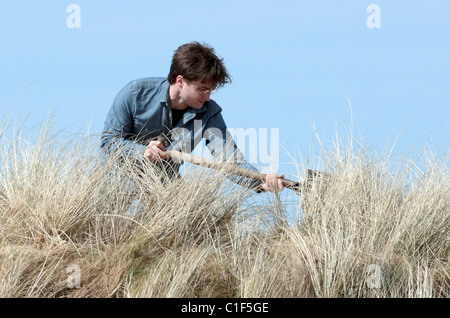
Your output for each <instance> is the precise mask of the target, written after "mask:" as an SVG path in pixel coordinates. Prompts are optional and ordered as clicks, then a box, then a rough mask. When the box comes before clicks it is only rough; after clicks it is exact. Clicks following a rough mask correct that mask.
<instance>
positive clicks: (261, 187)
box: [204, 113, 284, 192]
mask: <svg viewBox="0 0 450 318" xmlns="http://www.w3.org/2000/svg"><path fill="white" fill-rule="evenodd" d="M204 137H205V139H206V146H207V147H208V148H209V150H210V151H211V154H212V155H213V157H214V159H215V160H216V161H219V162H228V163H232V164H235V165H237V166H239V167H241V168H244V169H248V170H253V171H258V169H256V168H255V167H254V166H253V165H251V164H250V163H248V162H247V161H246V160H245V157H244V155H243V154H242V152H241V151H240V150H239V148H238V147H237V145H236V143H235V142H234V140H233V137H232V136H231V134H230V133H229V132H228V130H227V126H226V124H225V121H224V120H223V117H222V115H221V114H220V113H218V114H216V115H214V116H213V117H211V119H210V120H209V121H208V124H207V127H206V129H205V132H204ZM227 177H228V178H229V179H230V180H231V181H233V182H235V183H237V184H240V185H242V186H245V187H247V188H249V189H253V190H255V191H256V192H261V191H273V192H276V191H282V190H283V189H284V186H283V183H282V182H281V181H280V180H278V178H277V175H276V174H268V175H267V177H266V180H264V182H263V181H259V180H252V179H248V178H245V177H240V176H233V175H229V176H227ZM279 178H280V179H283V178H284V175H280V176H279Z"/></svg>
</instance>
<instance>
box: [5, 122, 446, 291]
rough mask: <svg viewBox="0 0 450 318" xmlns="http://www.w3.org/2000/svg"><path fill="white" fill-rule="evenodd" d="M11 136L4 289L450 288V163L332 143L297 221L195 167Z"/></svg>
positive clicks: (57, 139)
mask: <svg viewBox="0 0 450 318" xmlns="http://www.w3.org/2000/svg"><path fill="white" fill-rule="evenodd" d="M4 127H6V126H5V125H3V128H4ZM47 128H48V127H47ZM6 135H8V134H6V133H5V129H3V130H2V133H1V134H0V138H1V142H0V147H1V154H0V164H1V170H0V171H1V172H0V224H1V225H2V226H1V228H0V282H1V283H0V297H102V298H106V297H255V298H259V297H448V296H449V295H450V277H449V246H450V244H449V243H450V242H449V235H448V229H449V227H450V210H449V206H450V188H449V170H448V166H447V160H446V158H444V159H442V158H441V159H436V158H434V159H430V158H427V159H428V161H427V162H426V164H425V165H423V168H421V169H419V168H418V166H416V165H415V164H413V163H412V162H408V161H407V160H406V159H403V160H402V161H399V162H396V163H395V166H392V162H391V159H390V157H388V158H387V159H380V158H373V157H372V156H370V155H369V154H367V153H364V152H363V151H361V152H360V153H358V154H355V153H354V150H353V149H352V148H350V149H349V150H346V151H343V150H342V147H341V148H340V149H337V150H335V151H328V152H327V153H326V164H327V167H326V170H327V171H328V172H330V176H329V177H328V178H323V179H317V180H316V181H315V182H314V184H313V186H312V188H311V190H310V192H309V194H308V195H307V196H306V197H303V198H302V199H301V202H300V206H299V207H298V209H299V212H301V213H299V214H300V215H301V216H300V217H299V219H297V220H295V221H294V222H292V221H291V220H287V216H286V215H285V214H283V213H281V212H280V211H282V210H283V202H280V201H279V200H277V199H276V198H275V200H273V198H274V197H273V196H272V195H270V194H268V195H265V194H263V195H260V196H264V197H265V198H266V201H264V203H263V204H260V205H258V206H255V205H252V204H251V203H249V202H251V197H252V196H253V193H252V192H250V191H248V190H245V189H244V188H236V187H232V186H230V184H229V183H228V182H227V181H226V180H225V179H224V177H223V176H221V175H219V174H213V173H205V171H206V170H204V169H201V168H199V169H194V168H192V169H191V170H189V171H188V172H187V173H186V174H185V175H184V176H183V177H182V178H180V179H174V180H168V179H167V178H164V177H162V172H161V171H159V170H158V169H157V167H155V166H152V165H145V166H143V167H142V168H141V169H136V166H135V163H133V162H130V161H127V160H122V161H121V163H120V164H119V161H120V157H116V158H105V157H102V156H101V154H100V153H99V151H98V150H97V149H96V145H94V146H93V145H92V144H93V143H92V142H91V141H90V140H89V138H86V139H84V138H80V137H75V138H73V139H72V140H67V139H66V138H62V136H61V135H58V134H57V135H51V134H50V133H49V129H43V130H42V131H41V133H40V135H39V137H38V138H37V141H35V142H31V141H30V140H27V139H26V138H24V137H23V136H20V133H17V134H15V135H14V137H12V138H10V139H8V138H7V137H6ZM425 158H426V156H425ZM286 191H288V190H286ZM136 203H138V204H136ZM132 206H134V209H132V208H130V207H132ZM273 220H275V221H273ZM77 283H79V286H78V285H77Z"/></svg>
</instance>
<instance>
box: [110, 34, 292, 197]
mask: <svg viewBox="0 0 450 318" xmlns="http://www.w3.org/2000/svg"><path fill="white" fill-rule="evenodd" d="M230 82H231V79H230V76H229V74H228V72H227V70H226V68H225V66H224V64H223V60H222V59H220V58H218V57H217V56H216V54H215V52H214V49H213V48H211V47H210V46H208V45H205V44H200V43H198V42H192V43H188V44H184V45H182V46H180V47H179V48H178V49H177V50H176V51H175V54H174V55H173V59H172V65H171V67H170V72H169V75H168V78H167V79H166V78H144V79H139V80H135V81H132V82H130V83H128V84H127V85H126V86H125V87H124V88H123V89H122V90H121V91H120V92H119V93H118V95H117V96H116V98H115V100H114V102H113V105H112V107H111V109H110V111H109V114H108V116H107V118H106V121H105V127H104V130H103V134H102V141H101V147H102V149H103V150H105V152H107V153H110V152H113V151H117V150H119V151H121V153H122V155H125V156H131V157H133V158H135V159H137V160H150V161H153V162H155V163H157V164H164V166H165V167H170V169H169V170H171V171H172V172H175V174H176V173H177V172H178V168H179V164H178V163H175V162H174V161H172V160H171V158H169V156H168V154H167V153H166V150H167V149H169V148H171V149H174V150H179V151H184V152H187V153H190V152H191V151H193V150H194V148H195V147H196V146H197V145H198V143H199V142H200V141H201V140H202V138H205V140H206V146H207V147H208V148H209V149H210V151H211V154H212V155H213V157H214V158H215V159H216V160H220V161H226V162H231V163H234V164H236V165H237V166H240V167H242V168H246V169H251V170H255V171H256V170H257V169H256V168H255V167H253V166H252V165H250V164H249V163H247V162H246V161H245V159H244V158H243V155H242V153H241V152H240V151H239V149H238V148H237V146H236V144H235V143H234V141H233V138H232V137H230V136H229V134H228V133H227V126H226V124H225V122H224V120H223V118H222V115H221V111H222V109H221V108H220V106H219V105H218V104H217V103H216V102H214V101H213V100H211V99H210V96H211V94H213V93H214V92H215V91H216V90H217V89H218V88H220V87H222V86H224V85H225V84H227V83H230ZM161 136H166V138H167V140H168V141H170V142H168V141H161V140H159V138H158V137H161ZM172 174H173V173H172ZM229 178H230V179H231V180H233V181H234V182H236V183H238V184H241V185H243V186H246V187H248V188H250V189H253V190H255V191H257V192H260V191H274V192H275V191H277V192H278V191H282V190H283V189H284V186H283V183H282V181H281V180H280V179H283V178H284V175H280V176H278V177H277V175H276V174H268V175H267V178H266V180H265V182H262V181H258V180H248V179H246V178H242V177H231V176H230V177H229Z"/></svg>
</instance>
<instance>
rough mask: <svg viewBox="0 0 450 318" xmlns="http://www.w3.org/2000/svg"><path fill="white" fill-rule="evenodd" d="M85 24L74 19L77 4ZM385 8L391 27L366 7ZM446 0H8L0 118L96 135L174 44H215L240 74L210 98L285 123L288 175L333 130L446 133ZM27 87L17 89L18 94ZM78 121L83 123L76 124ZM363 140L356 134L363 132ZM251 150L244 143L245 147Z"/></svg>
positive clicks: (250, 119) (242, 120)
mask: <svg viewBox="0 0 450 318" xmlns="http://www.w3.org/2000/svg"><path fill="white" fill-rule="evenodd" d="M72 3H74V4H77V5H79V7H80V9H81V15H80V22H81V28H69V27H68V26H67V24H66V20H67V18H68V17H69V15H70V13H68V12H66V9H67V7H68V6H69V5H70V4H72ZM370 4H377V5H378V6H379V8H380V9H381V11H380V16H379V17H380V22H381V28H369V27H368V25H367V23H366V21H367V18H368V17H369V16H370V15H371V13H368V12H367V11H366V9H367V7H368V6H369V5H370ZM449 15H450V1H448V0H430V1H412V0H409V1H403V0H396V1H392V0H389V1H387V0H386V1H385V0H383V1H381V0H373V1H372V0H371V1H362V0H349V1H331V0H326V1H320V0H317V1H312V0H311V1H300V0H291V1H287V0H277V1H273V0H272V1H265V0H258V1H256V0H252V1H245V0H239V1H237V0H227V1H223V0H215V1H211V0H210V1H179V0H174V1H151V0H129V1H105V0H95V1H92V0H90V1H87V0H71V1H62V0H45V1H32V0H27V1H24V0H1V2H0V42H1V45H2V49H1V50H0V74H1V78H0V115H1V116H4V114H5V113H6V111H7V110H8V109H9V108H10V106H11V105H12V104H13V102H14V100H15V99H16V98H17V105H16V107H15V111H14V116H13V120H16V119H19V121H20V119H21V118H25V117H26V116H28V119H27V123H28V125H30V126H33V125H36V124H37V123H39V122H41V121H42V120H43V119H44V118H46V117H47V116H48V114H49V112H50V110H52V112H53V114H54V119H56V120H57V125H58V128H61V129H62V128H67V127H71V126H72V127H74V126H73V125H78V126H83V125H85V126H87V125H89V127H90V132H91V133H93V134H95V133H100V132H101V130H102V128H103V122H104V119H105V116H106V114H107V112H108V110H109V107H110V105H111V103H112V101H113V99H114V97H115V95H116V93H117V92H118V91H119V90H120V89H121V88H122V87H123V86H124V85H125V84H126V83H128V82H129V81H130V80H132V79H136V78H140V77H147V76H166V75H167V73H168V69H169V66H170V61H171V57H172V54H173V51H174V50H175V49H176V48H177V47H178V46H179V45H181V44H183V43H186V42H190V41H194V40H195V41H200V42H207V43H209V44H211V45H212V46H213V47H215V49H216V52H217V54H218V55H219V56H221V57H223V58H224V60H225V63H226V65H227V67H228V69H229V71H230V73H231V75H232V77H233V83H232V84H231V85H228V86H225V87H224V88H223V89H222V90H221V91H220V92H219V93H217V95H214V96H213V99H215V100H216V101H217V102H218V103H219V104H220V105H221V106H222V108H223V115H224V118H225V120H226V122H227V124H228V126H229V127H233V128H238V127H242V128H244V129H247V128H250V127H254V128H256V129H258V128H267V129H269V130H270V129H271V128H278V129H279V137H280V144H281V146H282V149H281V150H280V168H279V171H278V172H279V173H283V172H287V173H289V172H291V173H295V171H292V169H291V168H290V167H289V166H284V165H283V164H284V163H291V162H292V159H291V158H290V157H289V156H288V155H287V153H289V154H291V155H293V156H299V155H301V156H302V157H304V159H306V157H307V156H308V152H309V151H313V152H315V151H317V150H318V149H319V147H318V143H317V141H316V139H315V135H314V130H313V128H312V127H313V125H315V127H316V129H317V132H318V134H319V135H320V136H321V138H323V139H324V141H325V143H326V144H329V143H330V142H331V139H332V138H333V136H334V133H335V128H336V126H339V127H340V130H341V132H345V129H349V128H350V124H351V120H350V118H351V117H350V107H349V102H348V100H347V98H346V97H345V96H347V97H348V98H349V99H350V100H351V104H352V112H353V121H354V124H355V133H356V132H358V131H361V134H362V136H363V138H364V142H365V145H366V146H367V147H368V148H370V149H373V150H374V151H376V152H380V153H381V152H383V151H384V150H385V149H386V148H389V147H390V146H392V144H393V142H394V139H395V138H396V137H397V136H398V135H399V134H400V139H399V142H398V151H399V152H411V151H420V150H421V149H423V148H425V147H429V148H430V149H432V151H433V152H435V153H443V152H445V151H447V150H448V146H449V141H450V115H449V114H450V111H449V109H450V20H449ZM19 93H20V96H19V97H18V95H19ZM72 129H74V128H72ZM356 137H357V139H360V138H359V137H358V136H356ZM245 152H246V154H248V150H245Z"/></svg>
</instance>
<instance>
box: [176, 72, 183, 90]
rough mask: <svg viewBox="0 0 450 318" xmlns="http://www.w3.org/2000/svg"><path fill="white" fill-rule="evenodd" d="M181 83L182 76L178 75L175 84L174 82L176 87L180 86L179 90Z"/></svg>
mask: <svg viewBox="0 0 450 318" xmlns="http://www.w3.org/2000/svg"><path fill="white" fill-rule="evenodd" d="M183 81H184V79H183V76H181V75H178V76H177V79H176V81H175V82H176V83H177V85H178V86H180V88H181V85H183Z"/></svg>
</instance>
